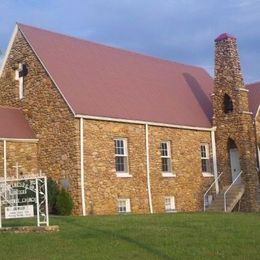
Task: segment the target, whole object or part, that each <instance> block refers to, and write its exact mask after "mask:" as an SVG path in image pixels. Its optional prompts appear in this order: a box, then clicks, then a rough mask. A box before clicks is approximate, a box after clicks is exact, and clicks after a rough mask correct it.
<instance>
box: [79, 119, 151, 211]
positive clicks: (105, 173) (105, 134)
mask: <svg viewBox="0 0 260 260" xmlns="http://www.w3.org/2000/svg"><path fill="white" fill-rule="evenodd" d="M84 137H85V139H84V141H85V142H84V147H85V148H84V156H85V160H84V161H85V193H86V209H87V213H88V214H115V213H117V199H119V198H130V200H131V209H132V212H135V213H148V212H149V207H148V195H147V181H146V153H145V129H144V126H143V125H134V124H122V123H112V122H104V121H92V120H84ZM117 137H122V138H126V139H127V142H128V155H129V174H130V175H132V177H129V178H119V177H117V176H116V170H115V148H114V138H117Z"/></svg>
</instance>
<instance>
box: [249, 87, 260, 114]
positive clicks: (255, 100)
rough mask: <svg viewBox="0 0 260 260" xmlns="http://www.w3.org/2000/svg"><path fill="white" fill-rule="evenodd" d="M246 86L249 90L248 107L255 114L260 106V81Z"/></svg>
mask: <svg viewBox="0 0 260 260" xmlns="http://www.w3.org/2000/svg"><path fill="white" fill-rule="evenodd" d="M246 87H247V89H248V90H249V92H248V98H249V109H250V111H251V112H253V114H254V116H256V113H257V111H258V109H259V106H260V82H256V83H252V84H248V85H247V86H246Z"/></svg>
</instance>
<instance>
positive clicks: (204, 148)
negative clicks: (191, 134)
mask: <svg viewBox="0 0 260 260" xmlns="http://www.w3.org/2000/svg"><path fill="white" fill-rule="evenodd" d="M200 157H201V169H202V173H211V169H210V158H209V145H208V144H201V145H200Z"/></svg>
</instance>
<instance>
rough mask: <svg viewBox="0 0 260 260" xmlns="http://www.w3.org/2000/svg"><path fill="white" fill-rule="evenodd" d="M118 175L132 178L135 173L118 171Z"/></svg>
mask: <svg viewBox="0 0 260 260" xmlns="http://www.w3.org/2000/svg"><path fill="white" fill-rule="evenodd" d="M116 177H118V178H131V177H133V175H131V174H129V173H126V172H116Z"/></svg>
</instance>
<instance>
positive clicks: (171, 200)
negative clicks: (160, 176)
mask: <svg viewBox="0 0 260 260" xmlns="http://www.w3.org/2000/svg"><path fill="white" fill-rule="evenodd" d="M164 208H165V212H166V213H173V212H176V205H175V197H174V196H166V197H164Z"/></svg>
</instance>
